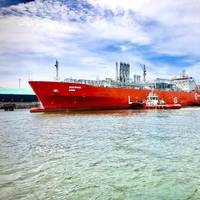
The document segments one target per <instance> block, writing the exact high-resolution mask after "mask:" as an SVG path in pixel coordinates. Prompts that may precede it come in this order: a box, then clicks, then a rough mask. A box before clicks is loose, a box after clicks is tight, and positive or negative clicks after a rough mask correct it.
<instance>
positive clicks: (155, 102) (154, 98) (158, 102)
mask: <svg viewBox="0 0 200 200" xmlns="http://www.w3.org/2000/svg"><path fill="white" fill-rule="evenodd" d="M181 107H182V106H181V104H178V103H174V104H166V103H165V101H164V100H162V99H159V97H158V95H157V94H156V93H154V92H153V91H151V92H150V93H149V95H148V96H147V100H146V101H143V100H141V101H138V102H134V103H132V105H131V108H132V109H180V108H181Z"/></svg>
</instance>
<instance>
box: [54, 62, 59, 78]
mask: <svg viewBox="0 0 200 200" xmlns="http://www.w3.org/2000/svg"><path fill="white" fill-rule="evenodd" d="M54 66H55V67H56V80H57V81H58V80H59V75H58V61H57V60H56V64H55V65H54Z"/></svg>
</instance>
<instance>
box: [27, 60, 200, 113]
mask: <svg viewBox="0 0 200 200" xmlns="http://www.w3.org/2000/svg"><path fill="white" fill-rule="evenodd" d="M116 72H117V75H116V80H112V79H106V80H101V81H94V80H83V79H79V80H75V79H66V80H65V81H63V82H60V81H53V82H50V81H29V84H30V85H31V87H32V89H33V91H34V92H35V94H36V95H37V97H38V99H39V100H40V101H41V103H42V106H43V108H42V109H39V110H40V111H46V112H52V111H70V110H97V109H123V108H131V105H132V103H135V102H138V101H142V100H145V99H146V98H147V96H148V95H149V93H150V92H152V89H153V91H154V93H156V95H158V96H159V98H160V99H162V100H164V101H165V103H167V104H174V103H175V104H176V103H178V104H181V105H182V106H192V105H196V104H199V103H200V93H199V92H198V90H197V87H196V85H195V81H194V79H193V78H192V77H188V76H186V75H183V76H182V77H180V78H174V79H156V81H155V82H154V83H147V82H146V81H145V75H146V70H145V68H144V71H143V73H144V80H143V81H141V80H140V76H138V75H134V80H131V79H130V65H129V64H126V63H120V66H119V70H118V65H116ZM32 111H34V110H32ZM35 111H36V110H35Z"/></svg>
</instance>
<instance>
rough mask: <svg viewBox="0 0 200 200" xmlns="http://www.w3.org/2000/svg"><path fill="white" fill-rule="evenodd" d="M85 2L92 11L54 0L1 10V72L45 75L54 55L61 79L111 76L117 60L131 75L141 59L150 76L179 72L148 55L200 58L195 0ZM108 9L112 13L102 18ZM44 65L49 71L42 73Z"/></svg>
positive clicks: (198, 4)
mask: <svg viewBox="0 0 200 200" xmlns="http://www.w3.org/2000/svg"><path fill="white" fill-rule="evenodd" d="M80 2H81V1H80ZM88 2H89V3H91V4H92V5H93V6H94V7H93V9H92V10H85V8H84V7H82V8H81V9H80V10H75V9H70V8H69V6H68V5H67V4H66V3H63V1H56V0H46V1H42V0H36V1H34V2H30V3H26V4H19V5H16V6H11V7H8V8H4V9H2V10H0V15H1V16H0V44H1V45H0V62H1V63H3V65H2V67H0V76H1V77H3V76H5V73H6V74H7V76H8V74H9V73H10V74H11V72H15V73H16V76H15V79H16V78H17V77H18V76H19V75H20V74H19V73H21V74H22V76H24V79H25V78H26V76H27V75H25V74H27V73H28V71H30V72H31V73H32V74H34V77H36V78H37V79H42V78H44V79H49V78H51V77H53V76H54V70H52V71H53V72H52V71H50V72H47V71H48V69H49V66H51V65H53V62H54V60H55V58H58V59H59V60H60V62H61V72H62V78H65V77H66V76H69V77H70V76H73V77H76V78H79V77H81V78H95V77H96V76H97V75H100V77H101V78H104V77H106V76H111V77H115V75H114V73H115V66H114V65H115V61H116V60H118V59H120V60H122V61H123V60H124V61H127V62H130V63H131V64H132V66H133V73H141V69H140V67H139V63H146V65H147V66H149V79H153V78H155V77H156V76H162V77H167V76H168V75H170V76H171V75H172V74H173V73H174V74H177V73H178V70H179V69H178V67H177V68H174V67H173V66H171V65H170V64H168V63H164V64H163V63H158V62H156V63H155V62H153V61H151V60H148V59H147V58H145V54H146V53H149V54H152V55H153V54H155V55H156V54H158V55H159V54H163V56H165V55H173V56H176V55H179V56H182V55H183V56H188V57H192V58H193V59H195V58H196V59H197V60H198V58H200V55H199V52H200V42H199V41H200V40H199V34H200V13H199V9H200V2H199V1H196V0H191V1H188V0H182V1H179V0H173V1H172V0H162V1H157V2H155V1H154V0H132V1H130V0H109V1H108V0H88ZM80 4H81V3H80ZM105 9H107V10H105ZM108 9H109V12H110V15H109V16H106V15H105V11H108ZM6 13H8V14H6ZM109 42H110V44H112V43H115V44H116V45H118V46H117V47H118V52H104V51H99V50H98V49H101V48H103V47H105V45H106V44H107V43H108V44H109ZM134 46H144V47H143V48H145V46H148V51H147V52H146V53H144V52H143V51H141V52H140V51H139V50H134V51H133V50H132V49H133V48H132V47H134ZM50 58H51V59H50ZM19 65H20V70H19V69H17V68H18V66H19ZM193 65H194V64H192V66H191V67H190V66H188V67H187V69H188V72H192V71H195V70H196V71H198V70H197V68H198V67H197V66H198V65H195V67H194V66H193ZM16 66H17V67H16ZM64 66H65V67H64ZM42 67H44V68H45V70H47V71H44V72H42V71H41V70H40V69H41V68H42ZM6 68H7V69H6ZM25 69H26V70H25ZM37 70H38V72H37ZM24 71H27V72H24ZM180 71H181V69H180ZM23 72H24V73H25V74H24V75H23ZM63 74H66V76H64V75H63ZM194 75H196V74H194ZM199 76H200V75H199ZM1 80H2V79H1ZM1 83H2V82H1Z"/></svg>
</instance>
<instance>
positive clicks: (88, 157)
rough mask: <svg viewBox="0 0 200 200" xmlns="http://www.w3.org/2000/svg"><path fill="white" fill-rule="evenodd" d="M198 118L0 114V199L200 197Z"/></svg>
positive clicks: (151, 113)
mask: <svg viewBox="0 0 200 200" xmlns="http://www.w3.org/2000/svg"><path fill="white" fill-rule="evenodd" d="M199 116H200V108H184V109H181V110H147V111H134V110H119V111H99V112H96V111H95V112H82V113H65V114H59V113H57V114H43V113H35V114H31V113H29V112H28V110H18V111H14V112H3V111H0V199H2V200H4V199H5V200H9V199H20V200H25V199H26V200H27V199H28V200H29V199H31V200H32V199H36V200H37V199H42V200H43V199H44V200H46V199H55V200H57V199H59V200H62V199H66V200H82V199H83V200H86V199H87V200H88V199H89V200H93V199H94V200H96V199H97V200H112V199H113V200H114V199H115V200H128V199H130V200H140V199H142V200H143V199H144V200H160V199H163V200H164V199H166V200H171V199H173V200H179V199H180V200H189V199H200V128H199V127H200V117H199Z"/></svg>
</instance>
